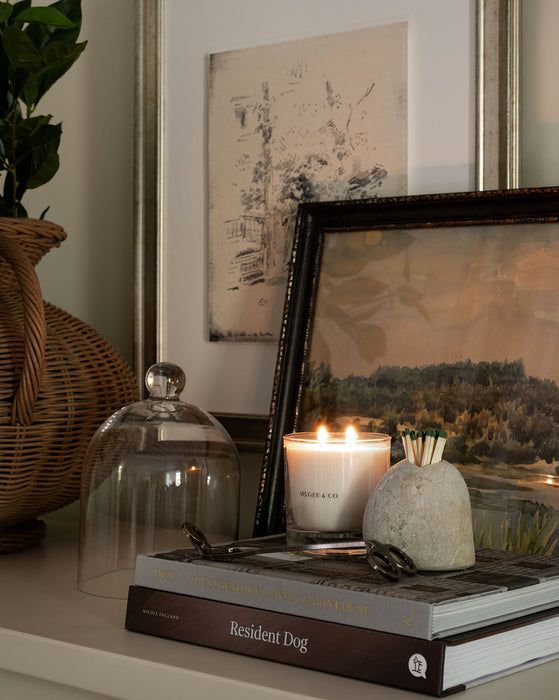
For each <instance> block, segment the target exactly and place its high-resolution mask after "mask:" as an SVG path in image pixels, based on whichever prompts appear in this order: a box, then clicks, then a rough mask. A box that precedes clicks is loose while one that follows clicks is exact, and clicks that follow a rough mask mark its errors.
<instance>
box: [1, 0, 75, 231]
mask: <svg viewBox="0 0 559 700" xmlns="http://www.w3.org/2000/svg"><path fill="white" fill-rule="evenodd" d="M81 19H82V17H81V0H59V2H55V3H54V4H53V5H49V6H48V7H32V3H31V0H22V1H21V2H16V3H14V4H12V3H10V2H0V178H2V176H3V189H2V195H1V196H0V216H27V212H26V210H25V207H24V206H23V204H22V201H21V200H22V198H23V196H24V194H25V192H26V191H27V190H28V189H34V188H36V187H40V186H41V185H44V184H45V183H46V182H48V181H49V180H50V179H51V178H52V177H53V176H54V175H55V173H56V171H57V170H58V166H59V157H58V147H59V144H60V136H61V134H62V125H61V124H56V123H54V124H53V123H52V115H50V114H44V115H38V114H36V109H37V105H38V104H39V102H40V100H41V98H42V97H43V96H44V95H45V93H46V92H47V91H48V90H49V89H50V88H51V87H52V86H53V85H54V83H55V82H56V81H57V80H58V79H59V78H60V77H62V76H63V75H64V73H66V71H67V70H68V69H69V68H71V66H72V65H73V64H74V63H75V61H77V59H78V58H79V56H80V55H81V53H82V51H83V50H84V49H85V46H86V43H87V42H85V41H82V42H78V37H79V34H80V29H81ZM45 213H46V210H45V212H43V214H42V215H41V218H43V216H44V214H45Z"/></svg>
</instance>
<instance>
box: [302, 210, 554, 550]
mask: <svg viewBox="0 0 559 700" xmlns="http://www.w3.org/2000/svg"><path fill="white" fill-rule="evenodd" d="M558 347H559V225H558V224H554V223H549V224H546V223H522V224H509V225H507V224H503V225H476V226H456V227H452V226H451V227H445V228H442V227H441V228H436V227H435V228H422V229H407V230H402V229H395V230H378V231H375V230H373V231H366V232H363V231H360V232H349V233H348V232H345V233H341V234H337V233H333V234H329V235H328V236H327V237H326V245H325V249H324V253H323V258H322V266H321V271H320V277H319V287H318V295H317V299H316V310H315V316H314V321H313V330H312V343H311V348H310V357H309V363H308V370H307V374H306V377H305V389H304V397H303V402H302V421H301V427H300V428H299V429H301V430H305V429H313V428H314V427H315V426H316V425H317V424H318V423H319V422H326V423H327V424H328V425H329V426H331V427H332V428H334V429H336V428H341V427H342V426H343V425H344V424H346V423H348V422H351V423H354V424H355V425H357V426H358V427H359V429H360V430H362V431H374V432H386V433H389V434H391V435H392V438H393V442H392V449H393V454H392V463H394V462H396V461H398V460H399V459H401V458H403V449H402V446H401V440H400V431H401V430H403V429H405V428H435V427H438V428H442V429H444V430H446V431H447V432H448V433H449V439H448V443H447V447H446V450H445V454H444V457H445V459H447V460H449V461H451V462H452V463H454V464H455V465H456V466H457V467H458V469H459V470H460V471H461V473H462V475H463V476H464V479H465V480H466V483H467V484H468V487H469V490H470V495H471V500H472V506H473V513H474V530H475V536H476V545H477V546H478V547H480V546H492V547H499V548H504V549H513V550H517V551H530V552H539V553H545V554H553V553H555V554H559V546H558V543H559V357H558V353H557V348H558Z"/></svg>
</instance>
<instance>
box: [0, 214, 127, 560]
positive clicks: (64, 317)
mask: <svg viewBox="0 0 559 700" xmlns="http://www.w3.org/2000/svg"><path fill="white" fill-rule="evenodd" d="M65 237H66V235H65V233H64V231H63V230H62V228H60V227H59V226H57V225H56V224H52V223H50V222H46V221H39V220H33V219H9V218H1V217H0V553H4V552H11V551H15V550H18V549H23V548H25V547H28V546H31V545H32V544H36V543H37V542H39V541H40V540H41V539H42V537H43V536H44V533H45V529H46V528H45V525H44V523H42V522H41V521H39V520H37V519H36V518H37V517H38V516H40V515H42V514H45V513H48V512H50V511H52V510H55V509H57V508H60V507H61V506H64V505H66V504H68V503H71V502H72V501H74V500H76V499H77V498H78V497H79V493H80V470H81V464H82V459H83V455H84V453H85V450H86V448H87V445H88V443H89V440H90V439H91V436H92V435H93V433H94V432H95V430H96V428H97V427H98V426H99V425H100V424H101V423H102V422H103V421H104V420H105V418H107V416H109V415H110V414H111V413H113V412H114V411H115V410H116V409H117V408H119V407H120V406H123V405H124V404H128V403H130V402H131V401H134V400H136V399H137V394H138V390H137V387H136V384H135V381H134V377H133V375H132V372H131V371H130V369H129V368H128V366H127V365H126V363H125V362H124V360H122V359H121V358H120V356H119V355H118V354H117V353H116V352H115V351H114V350H113V349H112V348H111V347H110V345H109V344H108V343H107V342H105V341H104V340H103V339H102V338H101V337H100V336H99V335H98V334H97V333H96V332H95V331H94V330H93V329H92V328H90V327H89V326H87V325H86V324H85V323H82V322H81V321H79V320H78V319H76V318H74V317H73V316H71V315H70V314H68V313H66V312H65V311H61V310H60V309H58V308H56V307H55V306H52V305H50V304H46V303H44V302H43V300H42V296H41V290H40V287H39V282H38V279H37V276H36V274H35V270H34V269H33V266H34V265H35V264H36V263H37V262H38V261H39V260H40V258H41V257H42V255H43V254H44V253H45V252H47V251H48V250H49V249H50V248H52V247H53V246H58V245H60V243H61V242H62V241H63V240H64V239H65Z"/></svg>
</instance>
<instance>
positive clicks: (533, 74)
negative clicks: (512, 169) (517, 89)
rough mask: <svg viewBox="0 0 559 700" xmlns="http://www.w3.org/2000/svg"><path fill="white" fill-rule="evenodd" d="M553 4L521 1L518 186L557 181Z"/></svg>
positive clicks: (557, 17) (556, 15) (556, 16)
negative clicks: (519, 183)
mask: <svg viewBox="0 0 559 700" xmlns="http://www.w3.org/2000/svg"><path fill="white" fill-rule="evenodd" d="M557 27H559V3H558V2H557V0H527V1H526V2H523V3H522V40H521V46H522V64H521V84H522V93H521V139H522V140H521V153H520V163H521V167H520V171H521V176H520V182H521V185H522V187H539V186H543V185H559V80H558V79H557V72H558V70H559V49H558V44H557Z"/></svg>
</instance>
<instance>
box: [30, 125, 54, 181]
mask: <svg viewBox="0 0 559 700" xmlns="http://www.w3.org/2000/svg"><path fill="white" fill-rule="evenodd" d="M59 142H60V137H59V138H58V142H57V143H50V144H48V145H47V146H41V147H40V148H38V149H36V150H35V151H33V154H32V156H31V160H32V167H31V172H30V175H29V180H28V181H27V187H28V188H29V189H30V190H34V189H35V188H37V187H40V186H41V185H44V184H45V183H46V182H48V181H49V180H51V179H52V178H53V177H54V176H55V175H56V172H57V170H58V168H59V167H60V159H59V157H58V145H59Z"/></svg>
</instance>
